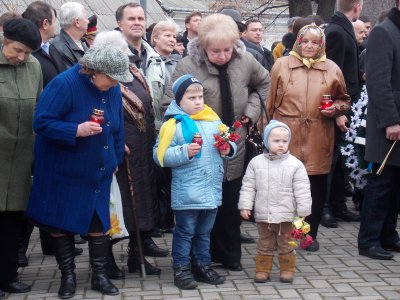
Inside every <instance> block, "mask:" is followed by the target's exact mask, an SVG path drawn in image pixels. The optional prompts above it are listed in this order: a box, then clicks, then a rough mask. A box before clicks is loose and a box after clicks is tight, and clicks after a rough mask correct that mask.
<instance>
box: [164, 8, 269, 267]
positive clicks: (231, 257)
mask: <svg viewBox="0 0 400 300" xmlns="http://www.w3.org/2000/svg"><path fill="white" fill-rule="evenodd" d="M198 34H199V35H198V38H195V39H193V40H192V41H190V43H189V45H188V56H187V57H185V58H183V59H182V60H181V61H180V62H179V63H178V65H177V66H176V69H175V72H174V74H173V76H172V82H173V81H175V80H176V79H177V78H178V77H180V76H182V75H184V74H193V75H194V76H196V78H198V79H199V80H200V81H201V82H202V84H203V88H204V103H205V104H207V105H209V106H210V107H211V108H212V109H213V110H214V111H215V112H216V113H217V114H218V115H219V116H220V117H221V120H222V122H223V123H225V124H226V125H228V126H231V125H232V124H233V122H234V121H235V120H241V122H242V123H243V124H253V123H254V122H257V120H258V118H259V115H260V98H259V95H258V94H257V92H258V93H259V94H260V96H261V97H266V96H267V93H268V85H269V76H268V71H267V70H266V69H264V68H263V67H262V66H261V65H260V64H259V63H258V62H257V61H256V59H255V58H254V57H253V56H252V55H251V54H249V53H248V52H246V47H245V46H244V44H243V43H242V42H241V41H240V39H239V32H238V28H237V25H236V23H235V22H234V21H233V19H232V18H231V17H229V16H225V15H221V14H214V15H210V16H208V17H206V18H204V19H203V20H202V22H201V23H200V26H199V29H198ZM256 91H257V92H256ZM167 96H169V97H170V98H172V97H173V95H172V92H171V88H170V87H169V88H167ZM263 99H265V98H263ZM165 104H169V103H164V105H165ZM238 133H239V134H240V139H239V141H238V142H237V146H238V149H237V154H236V157H235V158H233V159H232V160H229V161H226V162H225V163H224V172H225V173H224V183H223V185H222V206H220V207H219V208H218V214H217V218H216V221H215V225H214V228H213V232H212V235H211V240H212V241H211V254H212V259H213V261H214V262H219V263H222V264H223V265H224V266H225V267H227V268H228V269H230V270H233V271H240V270H242V266H241V264H240V259H241V243H240V223H241V219H240V214H239V211H238V209H237V204H238V201H239V191H240V187H241V184H242V176H243V171H244V170H243V169H244V154H245V143H244V142H245V139H246V133H247V132H246V129H245V127H244V126H243V127H241V128H239V129H238ZM203 138H204V137H203ZM211 138H212V137H211Z"/></svg>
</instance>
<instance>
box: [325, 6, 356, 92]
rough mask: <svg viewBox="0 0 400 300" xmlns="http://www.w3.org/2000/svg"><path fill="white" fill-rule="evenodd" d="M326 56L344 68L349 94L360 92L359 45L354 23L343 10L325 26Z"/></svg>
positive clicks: (341, 68)
mask: <svg viewBox="0 0 400 300" xmlns="http://www.w3.org/2000/svg"><path fill="white" fill-rule="evenodd" d="M325 36H326V56H327V57H328V58H329V59H331V60H333V61H334V62H335V63H336V64H337V65H338V66H339V68H340V70H342V72H343V76H344V80H345V82H346V88H347V94H349V95H350V96H352V98H353V97H354V96H355V95H357V94H358V93H359V85H360V75H359V71H358V70H359V62H358V55H359V53H358V46H357V41H356V37H355V33H354V29H353V25H352V24H351V22H350V21H349V20H348V19H347V17H346V16H345V15H344V14H342V13H341V12H336V13H335V14H334V15H333V16H332V19H331V21H330V23H329V24H328V26H327V27H326V28H325Z"/></svg>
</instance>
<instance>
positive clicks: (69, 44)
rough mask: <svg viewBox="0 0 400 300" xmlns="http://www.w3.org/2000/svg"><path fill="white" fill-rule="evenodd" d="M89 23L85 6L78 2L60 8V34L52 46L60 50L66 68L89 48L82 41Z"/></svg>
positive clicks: (68, 3) (74, 62)
mask: <svg viewBox="0 0 400 300" xmlns="http://www.w3.org/2000/svg"><path fill="white" fill-rule="evenodd" d="M88 24H89V20H88V15H87V12H86V9H85V7H84V6H83V5H82V4H80V3H77V2H67V3H64V4H63V5H62V6H61V8H60V26H61V31H60V35H58V36H57V37H55V38H54V40H53V42H52V43H51V44H52V46H53V47H54V48H55V49H56V50H57V51H58V52H59V54H60V55H61V57H62V62H63V64H64V66H65V67H66V68H70V67H72V66H73V65H74V64H76V63H77V62H78V61H79V59H81V58H82V56H83V54H85V51H86V50H87V49H88V48H87V46H86V44H85V43H83V42H82V41H81V39H82V37H83V36H84V35H85V34H86V31H87V27H88Z"/></svg>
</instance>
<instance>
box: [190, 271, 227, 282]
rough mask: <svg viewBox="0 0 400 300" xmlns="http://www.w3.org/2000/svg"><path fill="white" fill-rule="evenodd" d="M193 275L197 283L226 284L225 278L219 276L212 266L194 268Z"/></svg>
mask: <svg viewBox="0 0 400 300" xmlns="http://www.w3.org/2000/svg"><path fill="white" fill-rule="evenodd" d="M192 273H193V275H194V278H195V279H196V281H199V282H205V283H208V284H214V285H217V284H222V283H224V282H225V276H221V275H219V274H218V273H217V272H216V271H214V270H213V269H212V268H211V267H210V266H203V267H193V268H192Z"/></svg>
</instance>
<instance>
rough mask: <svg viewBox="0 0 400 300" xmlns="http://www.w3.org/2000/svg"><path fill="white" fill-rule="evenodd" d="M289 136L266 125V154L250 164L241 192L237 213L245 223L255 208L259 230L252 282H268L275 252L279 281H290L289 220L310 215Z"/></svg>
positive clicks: (304, 179)
mask: <svg viewBox="0 0 400 300" xmlns="http://www.w3.org/2000/svg"><path fill="white" fill-rule="evenodd" d="M290 135H291V132H290V129H289V127H288V126H287V125H286V124H284V123H282V122H278V121H276V120H271V121H270V122H269V124H268V125H267V127H266V128H265V131H264V147H265V149H266V151H265V152H264V153H263V154H260V155H258V156H256V157H254V158H253V159H252V160H251V161H250V163H249V165H248V167H247V170H246V174H245V175H244V178H243V183H242V188H241V190H240V200H239V205H238V207H239V210H240V214H241V216H242V218H243V219H245V220H247V219H249V217H250V215H251V211H252V209H253V208H254V218H255V220H256V223H257V227H258V234H259V239H258V241H257V255H256V276H255V278H254V281H255V282H267V281H268V279H269V275H270V272H271V269H272V256H273V252H274V250H275V249H277V251H278V253H279V265H280V281H281V282H292V281H293V275H294V271H295V267H296V251H295V249H294V248H293V247H292V246H291V245H289V241H291V240H292V237H291V235H290V231H291V230H292V229H293V226H292V221H293V219H294V218H295V217H296V216H300V217H305V216H308V215H309V214H310V213H311V192H310V182H309V180H308V176H307V171H306V168H305V167H304V165H303V163H302V162H301V161H300V160H298V159H297V158H296V157H294V156H293V155H291V154H290V153H289V151H288V148H289V143H290Z"/></svg>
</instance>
